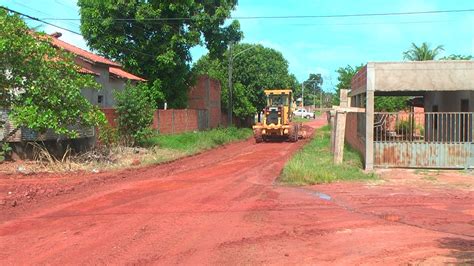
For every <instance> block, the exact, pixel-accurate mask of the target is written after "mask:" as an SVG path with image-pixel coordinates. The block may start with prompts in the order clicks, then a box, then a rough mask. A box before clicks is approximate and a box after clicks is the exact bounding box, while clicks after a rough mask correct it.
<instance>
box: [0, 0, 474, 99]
mask: <svg viewBox="0 0 474 266" xmlns="http://www.w3.org/2000/svg"><path fill="white" fill-rule="evenodd" d="M0 4H1V5H5V6H7V7H9V8H11V9H14V10H17V11H20V12H24V13H26V14H29V15H32V16H35V17H38V18H46V17H68V18H69V17H78V8H77V6H76V1H75V0H34V1H27V0H26V1H25V0H0ZM454 9H456V10H457V9H474V1H473V0H451V1H447V0H437V1H436V0H432V1H428V0H394V1H388V0H387V1H375V0H360V1H353V0H349V1H348V0H331V1H330V0H325V1H318V0H278V1H277V0H258V1H256V0H240V1H239V5H238V7H237V8H236V10H235V11H234V12H233V16H235V17H249V16H279V15H331V14H360V13H387V12H410V11H432V10H454ZM53 23H56V24H58V25H60V26H64V27H67V28H69V29H72V30H75V31H79V25H78V24H79V22H78V21H74V22H53ZM240 23H241V29H242V31H243V32H244V35H245V37H244V40H243V42H249V43H260V44H262V45H264V46H268V47H271V48H274V49H277V50H279V51H280V52H282V53H283V55H284V56H285V58H286V59H287V60H288V62H289V66H290V71H291V72H292V73H294V74H295V75H296V77H297V78H298V80H299V81H303V80H305V79H306V78H307V77H308V75H309V74H310V73H321V74H322V75H323V77H324V78H325V83H324V86H323V87H324V89H325V90H328V91H329V90H332V89H333V87H334V85H335V84H336V83H337V74H336V73H335V70H336V69H337V68H338V67H340V66H345V65H348V64H350V65H356V64H361V63H366V62H368V61H399V60H402V52H403V51H405V50H407V49H408V48H409V46H410V44H411V43H412V42H415V43H417V44H420V43H421V42H424V41H426V42H428V43H430V44H431V45H433V46H435V45H439V44H442V45H444V47H445V52H444V55H449V54H464V55H474V12H466V13H450V14H426V15H411V16H383V17H355V18H311V19H266V20H264V19H259V20H240ZM30 25H37V23H30ZM42 29H43V30H44V31H46V32H47V33H51V32H54V31H57V29H55V28H54V27H51V26H44V27H43V28H42ZM62 39H63V40H65V41H68V42H71V43H73V44H75V45H77V46H80V47H83V48H86V44H85V42H84V40H83V39H82V37H81V36H77V35H74V34H71V33H67V32H63V37H62ZM205 52H206V51H205V49H203V48H199V47H196V48H194V49H193V50H192V55H193V59H194V60H197V59H198V58H199V57H200V56H201V55H202V54H203V53H205Z"/></svg>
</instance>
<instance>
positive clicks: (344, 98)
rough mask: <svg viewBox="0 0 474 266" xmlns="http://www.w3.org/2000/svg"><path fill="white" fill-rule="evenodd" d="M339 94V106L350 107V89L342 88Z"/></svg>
mask: <svg viewBox="0 0 474 266" xmlns="http://www.w3.org/2000/svg"><path fill="white" fill-rule="evenodd" d="M339 94H340V95H339V99H340V101H339V102H340V103H339V106H340V107H349V97H348V94H349V90H345V89H342V90H340V92H339Z"/></svg>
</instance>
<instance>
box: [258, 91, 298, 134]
mask: <svg viewBox="0 0 474 266" xmlns="http://www.w3.org/2000/svg"><path fill="white" fill-rule="evenodd" d="M264 92H265V96H266V98H267V104H266V107H265V108H264V109H263V116H262V117H261V118H260V119H259V122H258V123H256V124H255V125H254V126H253V133H254V137H255V141H256V142H257V143H260V142H263V141H267V140H269V139H272V138H285V139H287V140H289V141H291V142H296V141H298V131H299V128H300V126H299V124H297V123H293V122H292V118H293V111H294V107H295V106H294V103H293V92H292V91H291V90H265V91H264Z"/></svg>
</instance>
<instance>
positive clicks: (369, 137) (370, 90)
mask: <svg viewBox="0 0 474 266" xmlns="http://www.w3.org/2000/svg"><path fill="white" fill-rule="evenodd" d="M374 98H375V69H374V65H373V64H371V63H369V64H367V91H366V106H365V170H369V171H370V170H373V169H374V102H375V99H374Z"/></svg>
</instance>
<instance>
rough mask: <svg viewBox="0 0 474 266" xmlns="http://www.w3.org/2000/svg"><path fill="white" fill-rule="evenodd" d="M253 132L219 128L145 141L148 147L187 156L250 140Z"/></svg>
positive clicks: (243, 129)
mask: <svg viewBox="0 0 474 266" xmlns="http://www.w3.org/2000/svg"><path fill="white" fill-rule="evenodd" d="M251 135H252V130H251V129H249V128H235V127H229V128H217V129H211V130H207V131H199V132H186V133H181V134H176V135H156V136H153V137H151V138H149V139H147V140H146V141H145V145H146V146H156V147H158V148H160V149H167V150H176V151H178V152H180V153H184V154H186V155H190V154H194V153H197V152H200V151H203V150H207V149H212V148H215V147H217V146H220V145H223V144H226V143H229V142H232V141H236V140H242V139H246V138H249V137H250V136H251Z"/></svg>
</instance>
